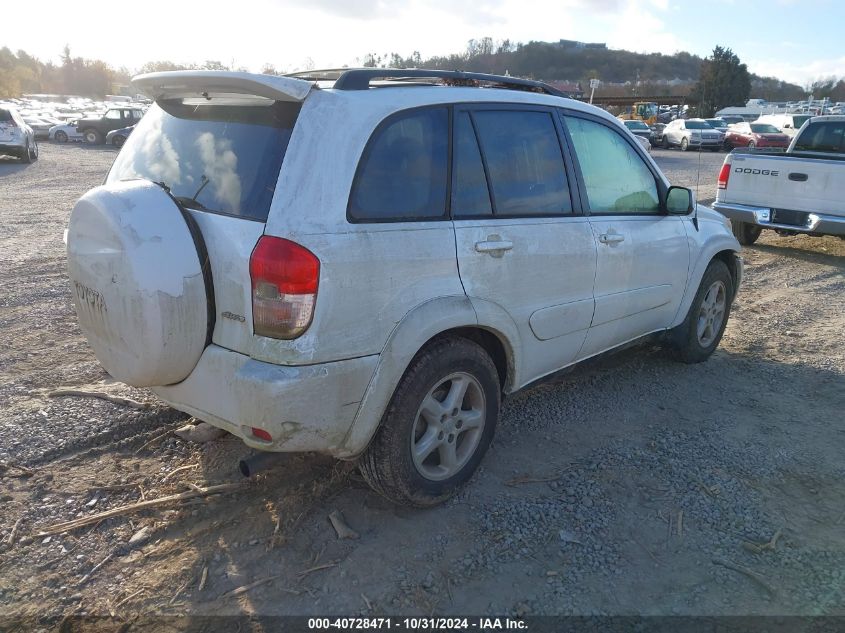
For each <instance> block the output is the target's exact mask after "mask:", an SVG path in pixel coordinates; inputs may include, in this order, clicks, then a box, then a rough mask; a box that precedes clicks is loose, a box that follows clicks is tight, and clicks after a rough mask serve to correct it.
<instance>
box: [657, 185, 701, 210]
mask: <svg viewBox="0 0 845 633" xmlns="http://www.w3.org/2000/svg"><path fill="white" fill-rule="evenodd" d="M664 207H665V209H666V213H668V214H669V215H689V214H690V213H692V212H693V210H694V209H695V196H694V195H693V193H692V190H691V189H687V188H686V187H669V191H668V192H667V193H666V203H665V204H664Z"/></svg>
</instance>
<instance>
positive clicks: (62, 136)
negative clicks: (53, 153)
mask: <svg viewBox="0 0 845 633" xmlns="http://www.w3.org/2000/svg"><path fill="white" fill-rule="evenodd" d="M53 139H54V140H55V141H56V143H67V134H66V133H65V132H62V131H61V130H59V131H58V132H56V134H55V135H54V136H53Z"/></svg>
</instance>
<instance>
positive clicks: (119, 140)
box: [111, 134, 126, 148]
mask: <svg viewBox="0 0 845 633" xmlns="http://www.w3.org/2000/svg"><path fill="white" fill-rule="evenodd" d="M125 142H126V137H125V136H121V135H120V134H115V135H114V136H113V137H112V140H111V144H112V145H114V146H115V147H118V148H120V147H123V144H124V143H125Z"/></svg>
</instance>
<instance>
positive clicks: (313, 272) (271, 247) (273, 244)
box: [249, 235, 320, 339]
mask: <svg viewBox="0 0 845 633" xmlns="http://www.w3.org/2000/svg"><path fill="white" fill-rule="evenodd" d="M249 276H250V278H251V280H252V323H253V329H254V331H255V333H256V334H257V335H258V336H269V337H271V338H280V339H293V338H296V337H298V336H300V335H302V333H303V332H305V330H307V329H308V326H309V325H311V318H312V317H313V316H314V304H315V302H316V301H317V286H318V284H319V281H320V260H319V259H317V257H316V256H315V255H314V253H312V252H311V251H309V250H308V249H307V248H305V247H304V246H300V245H299V244H296V243H295V242H291V241H290V240H285V239H282V238H280V237H270V236H268V235H265V236H263V237H262V238H261V239H260V240H258V244H257V245H256V246H255V250H253V251H252V256H251V257H250V260H249Z"/></svg>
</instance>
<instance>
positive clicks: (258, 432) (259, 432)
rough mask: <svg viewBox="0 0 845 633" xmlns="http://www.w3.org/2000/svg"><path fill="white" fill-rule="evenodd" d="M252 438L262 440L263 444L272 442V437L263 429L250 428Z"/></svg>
mask: <svg viewBox="0 0 845 633" xmlns="http://www.w3.org/2000/svg"><path fill="white" fill-rule="evenodd" d="M252 436H253V437H256V438H258V439H259V440H263V441H265V442H272V441H273V437H272V436H271V435H270V434H269V433H268V432H267V431H265V430H264V429H257V428H255V427H252Z"/></svg>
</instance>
